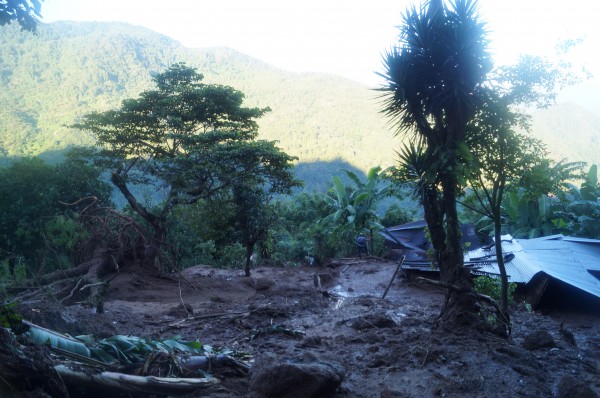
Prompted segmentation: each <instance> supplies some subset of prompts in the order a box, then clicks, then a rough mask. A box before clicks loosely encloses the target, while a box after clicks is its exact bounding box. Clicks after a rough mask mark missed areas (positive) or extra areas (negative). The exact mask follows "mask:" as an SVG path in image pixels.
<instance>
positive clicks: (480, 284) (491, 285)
mask: <svg viewBox="0 0 600 398" xmlns="http://www.w3.org/2000/svg"><path fill="white" fill-rule="evenodd" d="M474 283H475V291H477V292H478V293H481V294H485V295H486V296H490V297H491V298H493V299H494V300H496V301H500V296H501V294H502V285H501V283H500V279H499V278H492V277H489V276H479V277H477V278H475V281H474ZM516 288H517V284H516V283H513V282H509V283H508V303H509V304H511V303H512V302H513V296H514V293H515V290H516Z"/></svg>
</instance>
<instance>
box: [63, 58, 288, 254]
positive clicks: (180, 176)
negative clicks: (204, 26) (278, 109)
mask: <svg viewBox="0 0 600 398" xmlns="http://www.w3.org/2000/svg"><path fill="white" fill-rule="evenodd" d="M202 79H203V75H201V74H200V73H198V72H197V71H196V70H195V69H194V68H191V67H188V66H186V65H185V64H184V63H176V64H173V65H172V66H171V67H169V68H168V69H167V70H166V71H164V72H161V73H159V74H157V75H155V76H154V78H153V81H154V83H155V85H156V89H155V90H148V91H144V92H142V93H141V94H140V95H139V97H138V98H137V99H128V100H125V101H123V103H122V105H121V107H120V108H119V109H117V110H112V111H106V112H101V113H100V112H94V113H90V114H87V115H85V116H84V117H83V119H82V122H81V123H78V124H76V125H75V126H73V127H76V128H79V129H82V130H85V131H89V132H91V133H92V134H94V135H95V136H96V138H97V140H98V142H99V144H101V145H102V146H103V148H104V149H103V151H102V152H101V153H100V154H99V156H98V158H97V159H98V162H99V164H102V165H103V166H104V167H105V169H106V170H107V171H109V172H110V173H111V181H112V182H113V184H114V185H115V187H117V188H118V189H119V191H120V192H121V193H122V194H123V196H124V197H125V198H126V199H127V202H128V204H129V206H131V209H132V210H133V211H135V212H136V213H137V214H138V215H139V216H140V217H141V218H143V219H144V220H145V221H146V222H147V224H148V225H150V226H151V228H152V230H153V236H152V245H151V246H152V247H153V248H154V251H155V253H154V254H155V255H156V254H157V251H158V250H159V249H160V247H161V246H162V244H163V242H164V238H165V232H166V228H167V227H168V225H169V223H168V217H169V215H170V213H171V212H172V211H173V210H174V208H175V207H176V206H189V205H193V204H195V203H197V202H198V201H200V200H203V199H210V198H217V197H218V198H224V199H226V200H231V199H233V202H234V203H235V205H236V207H237V208H238V210H239V214H238V217H239V216H242V217H241V219H243V220H246V221H248V222H247V223H245V224H244V225H243V226H242V225H240V230H241V231H242V239H243V240H244V242H245V244H246V246H247V247H248V245H249V244H250V243H252V245H253V244H254V243H255V242H256V240H257V239H258V237H257V236H253V237H251V238H249V235H248V233H249V231H251V233H252V234H255V233H256V232H257V231H258V230H259V229H264V228H262V227H261V228H254V227H252V228H250V224H252V223H254V221H256V220H257V219H258V218H257V217H255V216H256V215H257V214H259V210H260V209H261V208H264V206H265V205H266V203H267V202H268V200H269V198H270V197H271V195H273V194H288V193H290V192H291V188H292V187H295V186H299V185H300V184H299V182H298V181H296V180H295V179H294V177H293V173H292V161H293V160H295V159H294V158H293V157H291V156H289V155H287V154H286V153H285V152H283V151H281V150H280V149H279V148H277V147H276V146H275V143H274V142H272V141H265V140H259V139H257V136H258V132H257V129H258V124H257V121H256V119H258V118H260V117H262V116H263V115H264V114H265V113H266V112H267V111H268V110H269V109H268V108H248V107H245V106H243V100H244V94H243V93H242V92H240V91H238V90H235V89H234V88H232V87H228V86H222V85H216V84H204V83H202ZM150 182H152V183H154V184H158V183H160V184H162V185H163V186H165V187H166V189H165V197H164V198H163V201H162V203H160V204H157V205H156V206H155V207H154V208H152V209H150V208H148V206H145V205H144V204H143V202H142V201H141V199H142V198H140V197H136V196H135V195H134V194H133V193H132V191H131V190H130V188H129V186H130V185H131V184H132V183H133V184H135V183H137V184H148V183H150ZM236 192H237V193H236ZM247 192H254V193H255V195H254V196H253V199H252V204H251V205H250V202H249V200H247V199H248V198H249V196H248V195H242V194H241V193H247ZM259 196H260V200H255V199H256V198H258V197H259ZM241 198H244V199H243V200H242V199H241ZM235 199H238V200H237V202H236V201H235ZM249 216H252V217H254V219H253V220H250V219H249V218H248V217H249ZM255 226H256V225H255ZM148 257H153V256H148ZM146 261H148V262H150V263H153V262H154V261H153V258H147V259H146Z"/></svg>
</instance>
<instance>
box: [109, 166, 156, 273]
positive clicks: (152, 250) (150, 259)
mask: <svg viewBox="0 0 600 398" xmlns="http://www.w3.org/2000/svg"><path fill="white" fill-rule="evenodd" d="M110 180H111V182H112V183H113V184H114V185H115V186H116V187H117V188H118V189H119V191H121V193H122V194H123V196H124V197H125V199H127V203H129V205H130V206H131V208H132V209H133V210H134V211H135V212H136V213H138V214H139V215H140V217H142V218H143V219H144V220H146V221H147V222H148V223H149V224H150V225H151V226H152V228H153V229H154V233H153V236H152V241H151V242H150V244H149V245H148V246H147V247H146V251H145V253H144V260H143V264H144V265H145V266H146V267H147V268H148V269H153V268H155V269H156V270H159V269H160V248H161V246H162V242H163V240H164V223H165V221H164V219H163V217H158V216H156V215H154V214H152V213H150V212H149V211H148V210H147V209H146V208H144V207H143V206H142V205H141V204H140V203H139V202H138V201H137V200H136V198H135V197H134V196H133V194H132V193H131V192H130V191H129V188H128V187H127V183H126V182H125V179H124V178H123V176H122V175H121V174H119V173H118V172H114V173H113V174H112V175H111V178H110Z"/></svg>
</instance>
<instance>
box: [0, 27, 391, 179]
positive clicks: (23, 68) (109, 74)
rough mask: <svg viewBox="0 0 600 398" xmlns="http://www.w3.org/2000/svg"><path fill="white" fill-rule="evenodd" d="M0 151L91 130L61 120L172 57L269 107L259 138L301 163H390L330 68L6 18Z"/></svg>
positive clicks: (368, 100)
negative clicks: (298, 68)
mask: <svg viewBox="0 0 600 398" xmlns="http://www.w3.org/2000/svg"><path fill="white" fill-rule="evenodd" d="M0 39H1V40H2V41H3V46H2V47H1V48H0V65H1V66H0V68H1V69H0V99H1V100H2V103H3V104H4V106H3V108H2V110H1V112H2V114H1V117H0V152H1V153H0V154H1V155H3V156H9V157H13V156H23V155H38V154H41V153H43V152H48V151H52V150H60V149H64V148H66V147H68V146H70V145H81V144H85V145H89V144H91V143H92V142H93V139H92V137H90V136H89V135H85V134H82V133H79V132H76V131H73V130H70V129H68V128H67V127H65V126H66V125H69V124H73V123H74V122H76V121H77V120H78V118H80V117H81V116H82V115H83V114H86V113H89V112H91V111H105V110H108V109H112V108H115V107H117V106H118V105H119V104H120V102H121V101H122V100H123V99H125V98H131V97H135V96H136V95H137V94H138V93H139V92H141V91H143V90H145V89H147V88H149V87H150V82H151V80H150V79H151V75H153V74H156V73H157V72H159V71H162V70H164V69H165V68H166V67H168V66H169V65H172V64H173V63H175V62H186V63H187V64H188V65H190V66H192V67H195V68H197V70H198V72H200V73H202V74H203V75H204V77H205V82H207V83H210V84H225V85H231V86H233V87H236V88H237V89H239V90H241V91H243V92H244V93H245V95H246V102H247V104H248V105H249V106H256V107H267V106H268V107H270V108H271V112H269V113H268V114H267V115H266V116H265V117H264V118H263V119H262V120H261V123H260V134H261V138H264V139H267V140H278V141H279V145H280V146H281V147H282V148H283V149H284V150H285V151H286V152H288V153H290V154H291V155H294V156H297V157H299V161H300V162H313V161H316V160H319V161H331V160H335V159H338V158H341V159H343V160H345V161H348V162H350V163H352V164H353V165H355V166H357V167H359V168H360V169H362V170H366V169H368V168H369V167H371V166H372V165H374V164H382V165H383V166H388V165H390V164H391V163H392V162H393V157H394V153H393V151H391V150H390V148H391V147H392V146H393V141H394V139H393V137H392V135H391V134H389V131H388V130H387V128H386V125H385V121H384V120H383V119H382V118H381V117H380V115H379V114H378V108H377V105H378V101H377V99H376V95H377V94H376V93H375V92H374V91H372V90H369V89H368V88H367V87H365V86H363V85H361V84H359V83H355V82H352V81H349V80H346V79H343V78H339V77H336V76H332V75H323V74H311V73H303V74H298V73H291V72H285V71H282V70H279V69H276V68H273V67H271V66H269V65H267V64H265V63H263V62H260V61H258V60H255V59H252V58H250V57H248V56H245V55H243V54H240V53H238V52H236V51H233V50H230V49H225V48H213V49H186V48H183V47H182V46H181V45H180V44H179V43H177V42H175V41H173V40H171V39H168V38H167V37H165V36H162V35H160V34H157V33H154V32H151V31H149V30H147V29H144V28H140V27H134V26H131V25H127V24H123V23H71V22H63V23H54V24H49V25H41V26H39V28H38V34H37V35H32V34H30V33H27V32H21V31H20V30H19V28H18V26H16V25H15V24H13V25H9V26H6V27H4V28H3V29H2V30H0Z"/></svg>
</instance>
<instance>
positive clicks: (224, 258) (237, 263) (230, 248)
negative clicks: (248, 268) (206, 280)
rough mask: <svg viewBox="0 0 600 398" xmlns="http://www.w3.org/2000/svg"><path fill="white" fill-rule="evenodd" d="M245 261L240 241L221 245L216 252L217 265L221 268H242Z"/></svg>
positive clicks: (244, 251) (244, 253)
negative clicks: (219, 249)
mask: <svg viewBox="0 0 600 398" xmlns="http://www.w3.org/2000/svg"><path fill="white" fill-rule="evenodd" d="M245 261H246V249H245V248H244V245H242V244H241V243H234V244H231V245H227V246H225V247H223V248H222V249H221V251H220V253H218V259H217V266H218V267H221V268H242V267H243V266H244V264H245Z"/></svg>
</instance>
